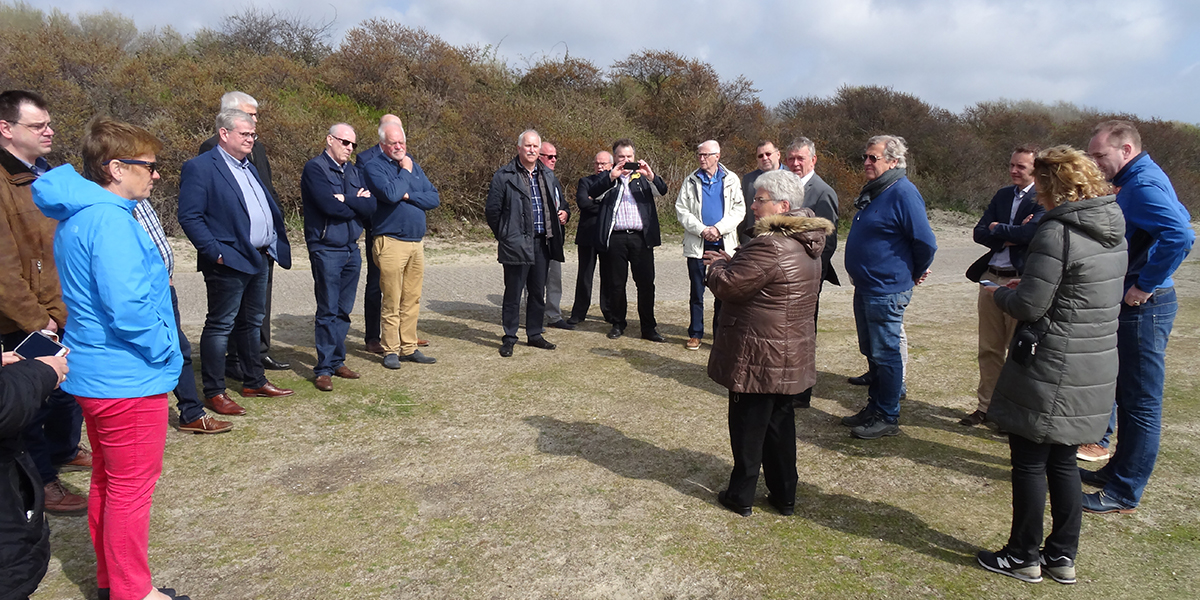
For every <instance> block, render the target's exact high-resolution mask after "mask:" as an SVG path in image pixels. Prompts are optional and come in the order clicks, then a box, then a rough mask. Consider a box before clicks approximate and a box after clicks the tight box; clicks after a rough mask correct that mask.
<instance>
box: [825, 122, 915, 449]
mask: <svg viewBox="0 0 1200 600" xmlns="http://www.w3.org/2000/svg"><path fill="white" fill-rule="evenodd" d="M907 152H908V146H907V145H906V144H905V142H904V138H902V137H898V136H894V135H877V136H875V137H872V138H871V139H870V140H867V148H866V151H865V152H864V153H863V156H862V158H863V173H864V174H865V175H866V177H867V184H866V185H865V186H863V189H862V191H861V192H859V196H858V199H857V200H855V201H854V208H856V209H858V213H857V214H855V215H854V221H853V223H852V224H851V225H850V233H849V235H847V236H846V273H847V274H848V275H849V276H850V281H852V282H853V283H854V325H855V327H856V328H857V330H858V350H859V352H862V354H863V356H866V357H867V366H868V371H867V373H868V374H869V375H870V376H871V384H870V388H868V389H869V391H868V396H867V405H866V407H865V408H863V409H862V410H861V411H859V412H858V414H855V415H851V416H848V417H842V425H845V426H847V427H850V428H851V429H850V434H851V435H852V436H854V437H856V438H859V439H865V440H873V439H878V438H881V437H883V436H891V435H899V433H900V396H901V393H902V392H903V389H904V362H903V359H902V358H901V355H900V337H901V331H902V329H901V328H902V327H903V324H904V310H905V309H906V308H907V307H908V302H909V300H911V299H912V291H913V287H914V286H917V285H920V284H921V282H923V281H925V278H926V277H927V276H928V275H929V266H930V265H932V264H933V255H934V253H935V252H937V239H936V238H935V237H934V235H933V229H932V228H930V227H929V217H928V215H926V214H925V199H924V198H922V197H921V193H920V192H918V191H917V186H915V185H913V184H912V182H911V181H909V180H908V177H906V174H907V171H906V166H907V160H906V158H905V154H907Z"/></svg>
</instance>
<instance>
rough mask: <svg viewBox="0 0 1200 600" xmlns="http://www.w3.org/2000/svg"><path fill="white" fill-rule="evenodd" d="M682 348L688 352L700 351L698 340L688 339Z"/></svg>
mask: <svg viewBox="0 0 1200 600" xmlns="http://www.w3.org/2000/svg"><path fill="white" fill-rule="evenodd" d="M683 346H684V347H685V348H687V349H688V350H699V349H700V338H688V341H687V343H686V344H684V345H683Z"/></svg>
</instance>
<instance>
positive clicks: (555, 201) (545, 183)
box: [483, 129, 566, 358]
mask: <svg viewBox="0 0 1200 600" xmlns="http://www.w3.org/2000/svg"><path fill="white" fill-rule="evenodd" d="M541 148H542V136H541V135H539V134H538V132H537V131H535V130H533V129H527V130H525V131H523V132H521V135H519V136H517V156H516V157H514V158H513V159H512V161H510V162H509V163H508V164H506V165H504V166H502V167H500V169H499V170H497V171H496V173H495V175H493V176H492V182H491V184H490V185H489V186H488V195H487V202H486V203H485V204H484V210H483V212H484V216H486V217H487V223H488V227H490V228H491V230H492V235H493V236H495V238H496V250H497V260H498V261H499V263H500V264H501V265H504V301H503V305H502V307H501V313H500V315H501V316H500V320H501V322H502V324H503V326H504V337H503V339H502V340H501V343H500V356H503V357H505V358H507V357H510V356H512V355H513V347H514V346H516V344H517V326H518V324H519V320H520V313H521V308H520V303H521V292H522V291H524V292H525V294H526V300H525V336H526V343H528V344H529V345H530V346H532V347H534V348H541V349H543V350H553V349H554V348H555V347H556V346H555V345H554V344H552V343H550V342H549V341H547V340H546V338H545V337H543V336H542V333H543V332H544V331H545V325H544V324H543V322H544V320H545V318H546V273H547V271H548V269H549V265H550V261H551V260H557V261H560V262H561V261H562V260H563V227H562V223H560V222H559V220H558V218H557V210H556V209H555V207H556V206H561V205H562V204H563V203H564V202H566V200H565V199H564V198H563V190H562V185H560V184H559V183H558V178H556V177H555V176H554V171H551V170H550V169H547V168H546V166H545V165H543V164H542V163H541V161H539V160H538V154H539V153H540V152H541Z"/></svg>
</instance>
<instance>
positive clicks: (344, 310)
mask: <svg viewBox="0 0 1200 600" xmlns="http://www.w3.org/2000/svg"><path fill="white" fill-rule="evenodd" d="M308 258H309V262H310V263H311V264H312V276H313V292H314V293H315V294H316V297H317V318H316V324H315V326H314V328H313V330H314V335H315V337H316V343H317V366H315V367H313V373H314V374H316V375H317V376H318V377H320V376H321V375H333V371H334V369H337V368H338V367H340V366H343V365H344V364H345V363H346V335H347V334H349V333H350V311H351V310H352V309H353V308H354V297H355V295H356V294H357V292H358V274H359V271H360V270H361V269H362V256H361V255H359V253H358V246H353V247H349V248H339V249H336V250H335V249H322V250H317V251H315V252H309V253H308Z"/></svg>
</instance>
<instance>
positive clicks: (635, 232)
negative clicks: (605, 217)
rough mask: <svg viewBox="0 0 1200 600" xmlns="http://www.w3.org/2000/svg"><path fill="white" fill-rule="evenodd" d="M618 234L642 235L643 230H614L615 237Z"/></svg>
mask: <svg viewBox="0 0 1200 600" xmlns="http://www.w3.org/2000/svg"><path fill="white" fill-rule="evenodd" d="M618 233H624V234H628V235H632V234H637V235H641V234H642V230H641V229H614V230H613V235H616V234H618Z"/></svg>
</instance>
